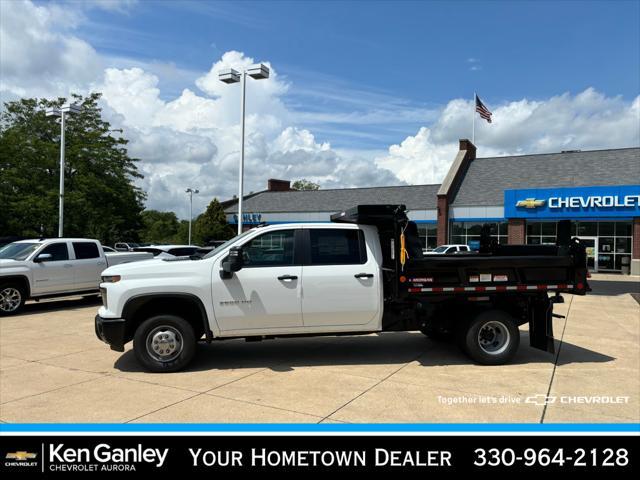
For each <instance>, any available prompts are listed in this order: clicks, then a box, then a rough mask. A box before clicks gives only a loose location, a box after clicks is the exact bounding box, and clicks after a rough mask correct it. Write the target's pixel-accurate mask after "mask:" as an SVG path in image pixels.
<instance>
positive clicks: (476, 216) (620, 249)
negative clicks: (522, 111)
mask: <svg viewBox="0 0 640 480" xmlns="http://www.w3.org/2000/svg"><path fill="white" fill-rule="evenodd" d="M382 203H392V204H405V205H406V206H407V208H408V209H409V218H410V219H411V220H413V221H415V222H416V223H417V224H418V230H419V233H420V237H421V240H422V243H423V246H424V248H426V249H432V248H435V247H436V246H437V245H443V244H447V243H455V244H468V245H470V246H472V248H473V247H475V246H477V245H478V244H479V239H480V230H481V228H482V226H483V225H484V224H486V223H489V224H491V227H492V229H491V231H492V235H493V236H494V237H495V238H496V239H497V241H498V242H500V243H509V244H544V243H555V239H556V230H557V222H558V221H559V220H571V224H572V232H573V235H574V236H577V237H579V238H580V239H582V240H583V241H584V242H585V243H586V244H587V253H588V257H589V259H588V262H589V267H590V268H591V269H592V270H594V271H599V272H623V273H628V272H629V271H630V270H631V273H633V274H636V275H640V148H620V149H610V150H594V151H564V152H560V153H550V154H536V155H518V156H508V157H491V158H476V147H475V146H474V145H473V144H472V143H471V142H470V141H469V140H460V149H459V151H458V153H457V155H456V158H455V159H454V161H453V163H452V165H451V168H450V169H449V172H448V173H447V176H446V177H445V179H444V181H443V183H442V184H440V185H411V186H394V187H370V188H345V189H328V190H315V191H313V190H312V191H297V190H292V189H291V187H290V183H289V181H285V180H275V179H270V180H268V182H267V189H266V190H263V191H260V192H254V193H251V194H249V195H246V196H245V197H244V201H243V224H245V225H246V226H247V228H249V227H251V226H254V225H256V224H260V223H266V224H274V223H287V222H328V221H329V217H330V215H331V214H332V213H335V212H337V211H341V210H344V209H346V208H349V207H352V206H354V205H358V204H382ZM223 206H224V208H225V212H226V213H227V219H228V221H229V223H231V224H235V223H237V200H235V199H233V200H229V201H226V202H224V203H223Z"/></svg>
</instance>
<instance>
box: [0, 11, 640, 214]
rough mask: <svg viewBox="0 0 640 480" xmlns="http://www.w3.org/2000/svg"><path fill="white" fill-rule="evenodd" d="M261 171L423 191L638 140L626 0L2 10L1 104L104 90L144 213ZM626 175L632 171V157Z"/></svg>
mask: <svg viewBox="0 0 640 480" xmlns="http://www.w3.org/2000/svg"><path fill="white" fill-rule="evenodd" d="M256 62H265V63H267V64H268V65H269V66H270V67H271V71H272V75H271V77H270V78H269V79H268V80H260V81H255V80H252V79H250V80H249V82H248V84H247V139H246V167H245V190H246V191H247V192H249V191H258V190H262V189H264V188H265V187H266V180H267V179H268V178H283V179H291V180H295V179H299V178H306V179H309V180H312V181H315V182H317V183H319V184H320V185H321V187H322V188H341V187H358V186H373V185H402V184H427V183H439V182H440V181H441V180H442V178H443V177H444V175H445V174H446V172H447V170H448V168H449V166H450V164H451V162H452V161H453V158H454V157H455V153H456V151H457V141H458V139H460V138H469V137H471V135H472V132H471V130H472V119H473V103H472V99H473V93H474V91H475V92H477V93H478V95H479V96H480V97H481V98H482V100H483V102H484V103H485V105H487V107H488V108H489V109H490V110H491V111H492V112H493V122H492V123H491V124H487V123H486V122H484V121H483V120H482V119H480V117H476V132H475V133H476V136H475V143H476V145H477V146H478V156H481V157H488V156H500V155H513V154H528V153H545V152H557V151H560V150H573V149H582V150H588V149H600V148H618V147H629V146H638V145H640V96H639V94H640V2H638V1H618V2H616V1H605V2H580V1H569V2H546V1H537V2H525V1H519V2H503V1H498V2H483V1H473V2H463V1H449V2H435V1H432V2H429V1H421V2H403V1H394V2H386V1H368V2H367V1H364V0H362V1H355V2H346V1H323V2H321V1H311V0H307V1H296V2H272V1H268V0H263V1H258V2H243V1H234V2H213V1H210V2H205V1H179V2H178V1H175V2H174V1H170V0H161V1H154V0H95V1H91V0H68V1H65V0H60V1H47V2H44V1H29V0H24V1H23V0H0V97H1V99H2V101H3V102H4V101H9V100H13V99H16V98H20V97H34V96H37V97H48V98H52V97H56V96H59V95H62V96H66V95H69V93H71V92H77V93H82V94H86V93H88V92H91V91H99V92H102V93H103V97H102V100H101V106H102V107H103V113H104V116H105V118H106V119H108V120H109V121H110V122H111V123H112V124H113V126H114V128H123V130H124V136H125V137H127V138H128V139H129V141H130V143H129V152H130V154H131V155H132V156H134V157H136V158H139V159H140V162H139V168H140V170H141V172H142V173H143V174H144V176H145V178H144V179H142V180H140V186H141V187H142V188H143V189H144V190H145V191H146V192H147V194H148V200H147V207H148V208H156V209H160V210H172V211H175V212H176V213H177V214H178V215H179V216H180V217H182V218H185V217H186V216H187V215H188V213H187V212H188V203H187V202H188V198H187V196H186V194H185V193H184V190H185V189H186V188H187V187H193V188H198V189H199V190H200V192H201V193H200V194H199V195H197V196H196V197H194V212H195V213H196V214H197V213H200V212H201V211H202V210H203V209H204V208H205V207H206V205H207V204H208V202H209V201H210V200H211V199H212V198H213V197H214V196H215V197H218V198H220V199H228V198H230V197H231V196H232V195H234V194H236V193H237V179H238V172H237V169H238V163H239V150H240V149H239V142H240V128H239V120H240V89H239V86H238V85H226V84H223V83H221V82H219V81H218V79H217V75H218V72H219V71H220V70H222V69H224V68H229V67H233V68H236V69H241V68H246V67H248V66H249V65H251V64H253V63H256ZM635 173H637V175H638V176H639V177H640V159H639V169H638V172H635Z"/></svg>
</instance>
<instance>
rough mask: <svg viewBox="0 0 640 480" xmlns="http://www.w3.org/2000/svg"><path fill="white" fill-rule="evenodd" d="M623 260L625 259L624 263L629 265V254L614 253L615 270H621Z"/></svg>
mask: <svg viewBox="0 0 640 480" xmlns="http://www.w3.org/2000/svg"><path fill="white" fill-rule="evenodd" d="M624 260H626V265H627V266H629V265H630V262H631V255H616V263H615V269H616V270H622V263H623V261H624Z"/></svg>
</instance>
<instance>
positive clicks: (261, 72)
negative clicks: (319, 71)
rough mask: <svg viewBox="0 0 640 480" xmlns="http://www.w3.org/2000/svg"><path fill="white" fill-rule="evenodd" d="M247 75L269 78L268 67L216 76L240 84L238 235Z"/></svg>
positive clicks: (240, 211)
mask: <svg viewBox="0 0 640 480" xmlns="http://www.w3.org/2000/svg"><path fill="white" fill-rule="evenodd" d="M247 75H249V76H250V77H251V78H254V79H256V80H263V79H265V78H269V67H267V66H266V65H265V64H264V63H261V64H259V65H252V66H250V67H249V68H247V69H246V70H243V71H242V73H239V72H238V71H237V70H234V69H233V68H229V69H227V70H222V71H221V72H220V73H219V75H218V78H219V79H220V81H221V82H224V83H238V82H240V83H241V85H242V95H241V97H240V98H241V100H240V172H239V178H238V235H240V234H241V233H242V197H243V196H244V117H245V98H246V93H247Z"/></svg>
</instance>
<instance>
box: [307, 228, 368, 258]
mask: <svg viewBox="0 0 640 480" xmlns="http://www.w3.org/2000/svg"><path fill="white" fill-rule="evenodd" d="M309 235H310V238H311V265H359V264H363V263H366V261H367V250H366V248H365V244H364V235H363V234H362V231H361V230H344V229H337V228H336V229H329V228H326V229H325V228H321V229H316V228H313V229H310V230H309Z"/></svg>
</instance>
